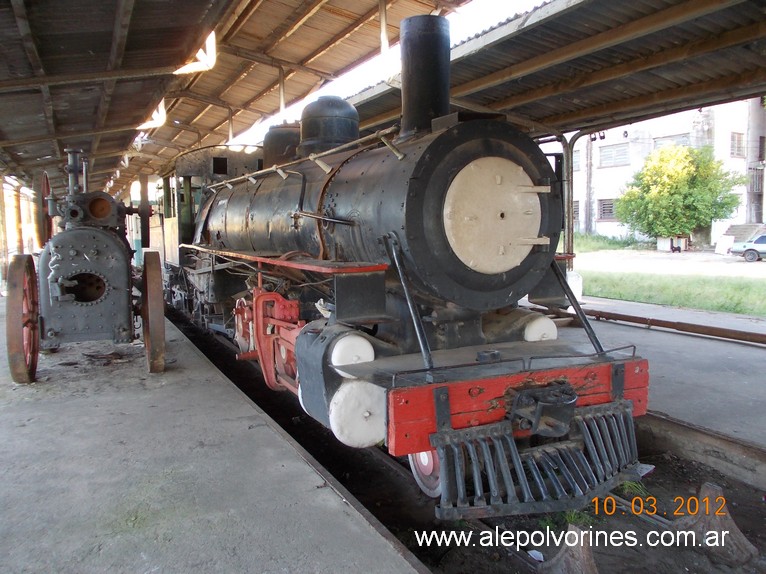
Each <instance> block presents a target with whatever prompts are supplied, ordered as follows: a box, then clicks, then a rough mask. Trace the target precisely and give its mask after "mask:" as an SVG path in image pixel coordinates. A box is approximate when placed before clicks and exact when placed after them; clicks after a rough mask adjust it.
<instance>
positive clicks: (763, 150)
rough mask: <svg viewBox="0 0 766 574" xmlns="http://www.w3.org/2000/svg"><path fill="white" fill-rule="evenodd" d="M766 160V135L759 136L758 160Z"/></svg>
mask: <svg viewBox="0 0 766 574" xmlns="http://www.w3.org/2000/svg"><path fill="white" fill-rule="evenodd" d="M764 160H766V137H764V136H761V137H759V138H758V161H764Z"/></svg>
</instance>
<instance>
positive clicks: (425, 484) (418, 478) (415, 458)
mask: <svg viewBox="0 0 766 574" xmlns="http://www.w3.org/2000/svg"><path fill="white" fill-rule="evenodd" d="M407 457H408V458H409V459H410V469H411V470H412V476H414V477H415V482H417V483H418V486H419V487H420V490H421V491H422V492H423V494H425V495H426V496H430V497H431V498H438V497H440V496H441V494H442V484H441V468H440V466H439V457H438V456H437V455H436V451H435V450H425V451H423V452H416V453H415V454H409V455H407Z"/></svg>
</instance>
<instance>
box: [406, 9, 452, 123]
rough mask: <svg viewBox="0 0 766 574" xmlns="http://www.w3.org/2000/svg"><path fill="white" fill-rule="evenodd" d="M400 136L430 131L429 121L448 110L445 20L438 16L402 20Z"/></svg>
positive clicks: (448, 52) (448, 58) (443, 114)
mask: <svg viewBox="0 0 766 574" xmlns="http://www.w3.org/2000/svg"><path fill="white" fill-rule="evenodd" d="M400 37H401V50H402V129H401V135H403V136H408V135H412V134H414V133H416V132H424V131H425V132H428V131H431V120H432V119H434V118H438V117H440V116H445V115H447V114H448V113H449V66H450V39H449V22H448V21H447V20H446V19H445V18H442V17H440V16H413V17H411V18H407V19H406V20H403V21H402V27H401V32H400Z"/></svg>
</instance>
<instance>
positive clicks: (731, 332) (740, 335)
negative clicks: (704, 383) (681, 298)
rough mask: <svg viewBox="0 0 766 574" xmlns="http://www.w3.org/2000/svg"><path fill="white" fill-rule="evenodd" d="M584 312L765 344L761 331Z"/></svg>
mask: <svg viewBox="0 0 766 574" xmlns="http://www.w3.org/2000/svg"><path fill="white" fill-rule="evenodd" d="M553 312H554V313H555V314H557V315H559V316H562V317H572V316H573V315H572V314H571V313H567V312H565V311H557V310H554V311H553ZM584 312H585V314H586V315H588V316H589V317H593V318H595V319H606V320H608V321H623V322H625V323H636V324H639V325H646V326H647V327H649V328H652V327H661V328H663V329H673V330H675V331H681V332H683V333H694V334H696V335H707V336H708V337H719V338H721V339H731V340H732V341H743V342H745V343H758V344H759V345H766V334H763V333H752V332H749V331H739V330H737V329H727V328H725V327H715V326H713V325H696V324H694V323H684V322H682V321H666V320H664V319H654V318H651V317H637V316H635V315H625V314H623V313H613V312H611V311H598V310H595V309H584Z"/></svg>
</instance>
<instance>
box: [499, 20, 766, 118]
mask: <svg viewBox="0 0 766 574" xmlns="http://www.w3.org/2000/svg"><path fill="white" fill-rule="evenodd" d="M764 37H766V22H758V23H756V24H752V25H751V26H746V27H744V28H738V29H736V30H730V31H729V32H726V33H724V34H721V35H719V36H715V37H712V38H708V39H704V40H698V41H696V42H691V43H689V44H685V45H683V46H679V47H678V48H672V49H670V50H665V51H663V52H658V53H656V54H652V55H651V56H648V57H646V58H643V59H640V60H634V61H631V62H626V63H625V64H620V65H617V66H612V67H610V68H604V69H602V70H598V71H596V72H589V73H587V74H578V75H576V76H574V77H572V78H567V79H566V80H562V81H561V82H557V83H555V84H550V85H548V86H544V87H542V88H538V89H535V90H527V91H525V92H524V93H523V94H519V95H516V96H511V97H510V98H506V99H504V100H501V101H499V102H493V103H492V104H490V107H491V108H493V109H495V110H508V109H511V108H514V107H517V106H521V105H523V104H528V103H530V102H535V101H539V100H542V99H545V98H549V97H554V96H560V95H562V94H566V93H568V92H572V91H575V90H581V89H583V88H589V87H591V86H595V85H597V84H601V83H605V82H609V81H613V80H617V79H619V78H623V77H626V76H630V75H632V74H636V73H638V72H644V71H646V70H651V69H652V68H657V67H659V66H664V65H667V64H672V63H675V62H682V61H683V60H688V59H690V58H695V57H697V56H701V55H704V54H708V53H710V52H715V51H717V50H724V49H726V48H731V47H734V46H739V45H742V44H747V43H748V42H752V41H754V40H758V39H761V38H764Z"/></svg>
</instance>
